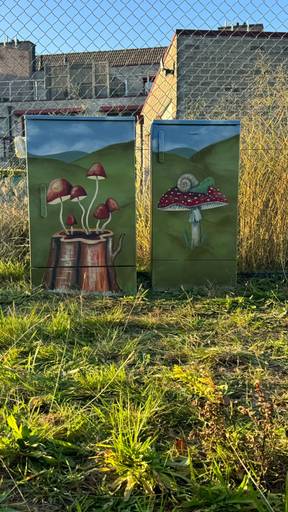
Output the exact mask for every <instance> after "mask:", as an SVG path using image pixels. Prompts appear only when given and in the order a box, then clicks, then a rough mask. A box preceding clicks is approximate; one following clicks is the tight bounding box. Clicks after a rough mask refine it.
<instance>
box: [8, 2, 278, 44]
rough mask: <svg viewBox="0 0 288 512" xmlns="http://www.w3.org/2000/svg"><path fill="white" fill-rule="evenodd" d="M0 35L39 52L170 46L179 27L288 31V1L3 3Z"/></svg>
mask: <svg viewBox="0 0 288 512" xmlns="http://www.w3.org/2000/svg"><path fill="white" fill-rule="evenodd" d="M0 13H1V17H0V33H1V38H0V39H2V41H3V40H4V38H6V37H8V39H9V40H10V39H14V38H15V37H17V38H18V39H19V40H25V39H26V40H30V41H33V42H34V43H36V53H37V54H41V53H66V52H73V51H74V52H78V51H95V50H111V49H120V48H139V47H151V46H166V45H168V44H169V42H170V41H171V38H172V36H173V33H174V31H175V30H176V29H177V28H180V29H184V28H186V29H187V28H188V29H217V28H218V26H220V25H224V24H225V22H226V23H228V24H229V23H236V22H237V21H239V22H241V23H242V22H247V23H257V22H259V23H263V24H264V27H265V30H267V31H282V32H285V31H288V1H287V0H265V1H263V0H240V1H239V0H176V1H172V0H162V1H161V0H141V1H140V0H138V1H135V0H102V1H99V0H98V1H96V0H58V1H57V0H1V2H0Z"/></svg>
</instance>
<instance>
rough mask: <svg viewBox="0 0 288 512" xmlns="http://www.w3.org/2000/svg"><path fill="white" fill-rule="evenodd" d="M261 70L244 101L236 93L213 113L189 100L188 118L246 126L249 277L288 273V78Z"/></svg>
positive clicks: (260, 66) (243, 214)
mask: <svg viewBox="0 0 288 512" xmlns="http://www.w3.org/2000/svg"><path fill="white" fill-rule="evenodd" d="M256 69H257V72H258V74H257V76H256V78H255V75H254V76H252V75H251V77H250V80H249V85H248V89H247V91H246V94H245V98H240V100H241V101H239V95H237V93H236V94H235V93H233V92H231V93H225V95H224V96H222V97H221V98H220V99H219V101H218V103H217V105H216V106H215V105H214V106H213V108H209V105H205V104H204V103H203V102H199V104H197V105H196V104H193V105H191V104H190V105H189V98H188V100H187V112H188V114H187V117H188V118H191V119H193V118H199V117H201V118H203V115H204V117H205V118H206V119H232V118H235V119H240V120H241V171H240V183H239V186H240V191H239V192H240V193H239V245H238V262H239V270H242V271H244V272H245V271H255V270H263V269H265V270H269V269H274V270H276V269H277V270H279V269H283V270H284V267H285V266H286V260H287V255H288V236H287V233H288V202H287V196H288V178H287V166H288V130H287V127H288V73H287V70H285V69H284V68H283V67H281V66H279V67H277V68H275V67H272V64H271V63H269V62H267V61H264V60H259V61H258V62H257V64H256ZM220 94H221V93H220ZM242 100H243V101H242ZM245 100H246V101H245ZM203 112H204V114H203Z"/></svg>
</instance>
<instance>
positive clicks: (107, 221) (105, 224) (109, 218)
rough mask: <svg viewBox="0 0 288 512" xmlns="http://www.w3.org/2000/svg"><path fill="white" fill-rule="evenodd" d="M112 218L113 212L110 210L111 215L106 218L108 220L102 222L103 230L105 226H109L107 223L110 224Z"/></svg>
mask: <svg viewBox="0 0 288 512" xmlns="http://www.w3.org/2000/svg"><path fill="white" fill-rule="evenodd" d="M111 219H112V214H111V212H109V217H108V219H107V220H106V222H104V224H102V228H101V231H104V229H105V227H106V226H107V224H109V222H110V220H111Z"/></svg>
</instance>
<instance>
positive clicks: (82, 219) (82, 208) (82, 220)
mask: <svg viewBox="0 0 288 512" xmlns="http://www.w3.org/2000/svg"><path fill="white" fill-rule="evenodd" d="M78 204H79V206H80V208H81V210H82V215H81V221H80V222H81V226H82V228H83V230H84V231H85V233H86V234H87V233H88V231H87V229H86V227H85V225H84V217H85V213H86V212H85V208H84V206H83V205H82V204H81V203H80V201H79V199H78Z"/></svg>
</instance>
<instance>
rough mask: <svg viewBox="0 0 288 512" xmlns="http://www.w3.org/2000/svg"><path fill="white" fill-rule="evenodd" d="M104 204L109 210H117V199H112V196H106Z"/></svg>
mask: <svg viewBox="0 0 288 512" xmlns="http://www.w3.org/2000/svg"><path fill="white" fill-rule="evenodd" d="M105 204H106V206H107V208H108V210H109V212H116V211H117V210H119V209H120V208H119V204H118V203H117V201H115V199H113V197H108V199H107V200H106V202H105Z"/></svg>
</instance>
